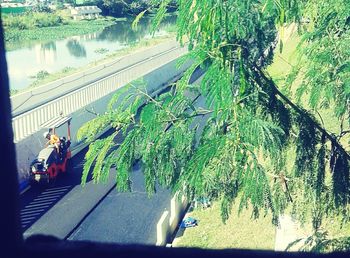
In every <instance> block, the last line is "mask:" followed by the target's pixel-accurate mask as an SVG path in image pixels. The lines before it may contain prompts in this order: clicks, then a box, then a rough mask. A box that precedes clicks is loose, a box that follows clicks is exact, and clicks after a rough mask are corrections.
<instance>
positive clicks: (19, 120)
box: [12, 47, 187, 143]
mask: <svg viewBox="0 0 350 258" xmlns="http://www.w3.org/2000/svg"><path fill="white" fill-rule="evenodd" d="M186 52H187V49H186V48H182V47H175V48H172V49H170V50H167V51H165V52H162V53H160V54H159V55H156V56H153V57H151V58H147V59H145V60H143V61H140V62H138V63H136V64H134V65H132V66H129V67H127V68H125V69H123V70H120V71H118V72H116V73H115V74H112V75H110V76H107V77H105V78H103V79H99V80H97V81H96V82H93V83H91V84H89V85H87V86H84V87H82V88H79V89H77V90H75V91H73V92H70V93H68V94H66V95H63V96H60V97H58V98H56V99H55V100H52V101H50V102H48V103H45V104H43V105H40V106H38V107H36V108H33V109H32V110H30V111H28V112H25V113H23V114H21V115H18V116H15V117H13V119H12V128H13V132H14V141H15V143H17V142H19V141H20V140H22V139H25V138H26V137H28V136H29V135H31V134H33V133H35V132H37V131H39V130H40V125H42V124H43V123H44V122H46V121H47V120H49V119H50V118H52V117H55V116H58V115H59V114H61V113H63V114H65V115H66V114H71V113H73V112H75V111H77V110H79V109H81V108H83V107H84V106H86V105H88V104H90V103H92V102H94V101H96V100H98V99H100V98H102V97H104V96H106V95H108V94H110V93H112V92H114V91H115V90H117V89H119V88H120V87H122V86H124V85H126V84H128V83H130V82H132V81H133V80H136V79H138V78H140V77H142V76H144V75H146V74H148V73H150V72H151V71H154V70H156V69H158V68H160V67H162V66H163V65H165V64H167V63H169V62H171V61H173V60H175V59H177V58H178V57H180V56H182V55H184V54H185V53H186Z"/></svg>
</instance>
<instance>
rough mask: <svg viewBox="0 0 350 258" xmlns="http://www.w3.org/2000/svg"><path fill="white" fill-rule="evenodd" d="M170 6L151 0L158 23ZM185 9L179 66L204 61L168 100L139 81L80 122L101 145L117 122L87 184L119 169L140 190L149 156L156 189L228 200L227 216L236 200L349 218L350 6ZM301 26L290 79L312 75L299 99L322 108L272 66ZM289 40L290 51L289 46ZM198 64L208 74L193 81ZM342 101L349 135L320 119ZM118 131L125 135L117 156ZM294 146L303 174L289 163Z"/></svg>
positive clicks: (280, 1)
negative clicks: (102, 135)
mask: <svg viewBox="0 0 350 258" xmlns="http://www.w3.org/2000/svg"><path fill="white" fill-rule="evenodd" d="M169 2H170V1H169V0H153V1H151V3H152V5H153V6H152V8H158V9H159V11H158V13H157V14H156V16H155V20H154V26H155V28H156V26H157V24H159V22H160V21H161V19H162V18H163V17H164V15H165V13H166V8H167V5H168V4H169ZM177 5H178V18H177V38H178V40H179V41H180V42H182V43H184V42H186V41H187V42H188V48H189V50H190V51H189V54H187V55H186V56H185V57H183V58H181V59H180V61H179V65H181V64H182V63H184V62H187V61H188V60H189V59H190V60H191V61H192V62H193V65H192V66H191V67H190V68H189V69H188V70H187V71H186V72H185V73H184V75H183V77H182V78H181V79H180V80H179V81H178V82H177V83H176V84H173V85H171V86H170V89H169V91H167V92H166V93H164V94H162V95H159V96H154V95H152V94H151V93H149V92H147V90H146V89H147V87H146V86H145V85H144V84H143V83H142V82H141V83H140V82H137V83H132V84H131V85H129V86H127V87H125V88H124V90H123V91H119V92H118V93H117V94H116V95H115V96H114V97H113V98H112V100H111V102H110V103H109V105H108V107H107V112H106V113H105V114H101V115H99V116H98V117H97V118H95V119H94V120H92V121H90V122H89V123H87V124H86V125H84V126H83V127H82V128H81V129H80V131H79V136H80V137H81V138H82V139H83V138H84V137H85V138H86V139H87V140H88V141H92V140H93V137H94V135H95V134H96V133H97V132H99V131H101V130H102V128H104V127H105V126H112V127H113V128H115V133H114V134H113V135H112V136H110V137H108V138H106V139H102V140H96V141H95V142H93V143H91V145H90V149H89V151H88V153H87V154H86V163H85V166H84V173H83V179H82V180H83V182H84V181H85V180H86V178H87V175H88V174H89V173H90V170H91V169H92V175H93V179H94V180H95V181H96V182H100V181H101V182H103V181H104V180H105V179H106V175H107V174H108V171H109V168H110V167H111V166H112V165H113V166H114V165H115V166H116V169H117V176H116V182H117V188H118V189H119V190H123V191H125V190H130V189H131V188H132V184H131V181H130V178H129V174H130V170H131V168H132V165H133V164H134V162H135V161H138V160H141V161H142V165H143V171H144V172H143V173H144V175H145V182H146V189H147V191H148V193H149V195H152V193H154V192H156V191H157V186H158V185H161V186H165V187H169V188H171V189H173V190H174V191H180V192H182V193H183V194H184V195H186V196H187V197H188V198H189V199H190V200H191V199H193V198H198V197H207V198H210V199H212V200H221V214H222V218H223V221H226V220H227V218H228V216H229V214H230V212H231V207H232V203H233V202H235V201H237V202H239V207H240V208H239V210H242V209H244V208H245V207H247V206H248V205H249V206H252V207H253V213H252V217H253V218H257V217H258V216H259V215H260V214H261V213H263V214H266V213H271V214H272V217H273V221H272V222H273V223H275V224H277V223H278V216H279V215H280V214H282V213H283V212H285V210H286V209H287V208H288V207H292V212H293V215H294V216H295V217H296V218H298V219H300V220H301V221H306V220H312V221H313V224H314V228H315V229H317V228H318V227H319V225H320V223H321V221H322V218H323V217H324V216H331V215H333V214H341V215H342V216H343V218H344V219H345V220H346V219H347V216H348V215H347V214H348V212H346V211H347V210H348V208H349V200H350V199H349V198H350V196H349V195H350V192H349V190H350V189H349V164H348V161H349V157H350V156H349V154H348V153H347V151H346V149H345V148H344V146H342V145H341V142H340V138H341V137H342V136H343V135H345V134H346V128H345V127H346V125H348V121H347V120H348V118H349V114H348V113H349V94H348V93H349V92H350V90H349V89H348V88H349V87H350V85H349V81H350V80H349V72H350V70H349V69H348V68H349V60H350V59H349V54H350V53H349V47H348V46H349V44H348V43H349V41H348V39H349V21H350V19H349V17H350V15H349V10H350V8H349V7H350V6H349V3H346V1H342V0H335V1H330V0H325V1H322V3H320V2H319V1H315V0H308V1H300V0H263V1H260V0H259V1H258V0H248V1H240V0H178V1H177ZM140 15H141V16H142V15H143V14H142V13H141V14H140ZM305 19H307V20H308V21H309V23H305V22H303V21H304V20H305ZM291 23H297V24H298V26H299V32H300V33H301V35H302V37H303V38H304V40H303V42H302V45H301V46H300V60H301V61H300V63H299V64H298V66H297V67H295V69H294V70H293V71H292V73H291V76H290V78H288V79H287V80H286V81H287V82H291V81H293V80H294V79H295V78H297V77H299V78H300V76H301V77H302V84H301V86H300V88H299V89H298V90H297V92H298V94H299V99H301V97H302V96H303V94H308V97H309V104H310V107H311V108H312V110H311V111H309V110H305V109H303V108H302V107H301V106H299V105H298V104H297V103H295V102H294V101H293V99H289V98H288V97H287V96H285V95H283V94H282V93H281V91H279V85H276V83H275V82H274V81H273V80H272V79H271V78H269V76H268V74H267V73H266V71H265V68H266V67H267V65H268V64H270V63H271V62H272V58H273V53H274V51H273V50H274V46H275V45H276V40H277V39H282V38H283V33H284V28H285V26H287V25H288V24H291ZM134 26H136V25H134ZM280 41H281V40H280ZM280 46H281V49H280V51H283V42H282V41H281V42H280ZM198 67H201V68H202V69H204V70H205V74H204V75H203V77H202V79H201V80H200V82H198V83H197V84H194V85H192V84H190V83H189V82H190V78H191V76H192V74H193V72H194V71H195V70H196V69H197V68H198ZM281 86H282V85H281ZM202 100H203V101H202ZM331 103H337V105H335V108H334V114H335V116H336V117H338V118H339V119H341V120H342V121H343V122H342V128H343V129H344V130H342V135H339V136H336V135H334V134H332V133H330V132H327V131H326V130H325V129H324V128H323V126H321V125H320V124H319V123H318V121H317V119H316V118H315V117H314V116H313V115H312V111H315V110H317V109H320V108H326V107H329V106H330V105H331ZM118 133H122V134H124V135H125V140H124V141H123V142H122V143H120V146H119V148H118V150H116V151H114V149H113V148H114V147H115V146H114V145H113V139H112V138H113V137H114V136H115V135H117V134H118ZM291 148H292V149H293V150H294V154H293V155H292V157H291V158H293V156H294V155H295V161H294V164H295V165H294V169H293V170H289V169H288V168H287V167H286V163H287V162H286V160H287V159H289V158H290V157H288V156H287V155H288V154H287V151H288V150H289V149H291ZM112 150H113V151H112ZM92 167H93V168H92Z"/></svg>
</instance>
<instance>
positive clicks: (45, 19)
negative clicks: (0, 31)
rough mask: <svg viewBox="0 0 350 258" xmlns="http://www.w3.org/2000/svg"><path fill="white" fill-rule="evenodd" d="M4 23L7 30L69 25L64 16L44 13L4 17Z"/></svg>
mask: <svg viewBox="0 0 350 258" xmlns="http://www.w3.org/2000/svg"><path fill="white" fill-rule="evenodd" d="M2 22H3V26H4V28H5V30H6V29H18V30H26V29H34V28H43V27H52V26H60V25H63V24H67V21H66V20H65V19H64V18H63V17H62V16H60V15H58V14H55V13H44V12H27V13H25V15H3V17H2Z"/></svg>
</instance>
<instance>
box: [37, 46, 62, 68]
mask: <svg viewBox="0 0 350 258" xmlns="http://www.w3.org/2000/svg"><path fill="white" fill-rule="evenodd" d="M35 53H36V55H35V56H36V62H37V63H38V64H53V63H55V61H56V59H57V51H56V43H55V42H54V41H49V42H45V43H40V44H39V45H37V46H36V47H35Z"/></svg>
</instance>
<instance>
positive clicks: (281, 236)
mask: <svg viewBox="0 0 350 258" xmlns="http://www.w3.org/2000/svg"><path fill="white" fill-rule="evenodd" d="M279 222H280V225H279V226H278V227H277V228H276V238H275V251H285V250H286V248H287V247H288V245H289V244H290V243H292V242H294V241H295V240H297V239H300V238H302V237H304V236H303V235H302V232H301V230H300V225H299V223H297V222H296V221H295V220H293V219H292V218H291V217H290V216H289V215H282V216H280V217H279ZM299 246H300V244H298V245H295V246H294V247H293V248H291V249H290V251H297V250H298V247H299Z"/></svg>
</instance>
